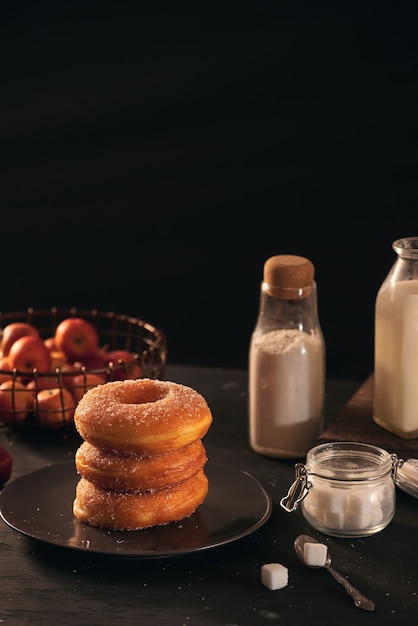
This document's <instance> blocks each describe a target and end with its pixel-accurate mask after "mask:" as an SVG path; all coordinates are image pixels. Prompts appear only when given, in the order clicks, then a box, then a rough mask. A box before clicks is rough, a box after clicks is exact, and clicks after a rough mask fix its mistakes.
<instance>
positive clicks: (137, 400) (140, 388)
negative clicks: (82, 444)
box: [74, 378, 212, 455]
mask: <svg viewBox="0 0 418 626" xmlns="http://www.w3.org/2000/svg"><path fill="white" fill-rule="evenodd" d="M74 423H75V426H76V428H77V430H78V432H79V433H80V435H81V436H82V437H83V439H85V440H86V441H88V442H89V443H92V444H93V445H95V446H97V447H99V448H104V449H108V450H117V451H118V452H128V453H134V454H148V455H153V454H163V453H164V452H169V451H173V450H176V449H179V448H183V447H184V446H187V445H188V444H190V443H193V442H194V441H197V440H198V439H201V438H202V437H203V436H204V435H205V434H206V432H207V431H208V429H209V427H210V425H211V423H212V413H211V411H210V409H209V407H208V405H207V403H206V400H205V399H204V398H203V396H201V395H200V394H199V393H198V392H197V391H195V390H194V389H191V388H190V387H186V386H185V385H180V384H178V383H174V382H171V381H161V380H154V379H149V378H139V379H135V380H124V381H114V382H109V383H105V384H103V385H99V386H97V387H94V388H93V389H90V390H89V391H87V392H86V393H85V395H84V396H83V398H82V399H81V400H80V402H79V403H78V405H77V407H76V410H75V413H74Z"/></svg>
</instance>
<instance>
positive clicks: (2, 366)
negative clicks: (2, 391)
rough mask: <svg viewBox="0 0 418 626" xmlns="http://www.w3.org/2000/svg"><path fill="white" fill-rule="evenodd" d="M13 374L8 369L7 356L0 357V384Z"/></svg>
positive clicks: (10, 378)
mask: <svg viewBox="0 0 418 626" xmlns="http://www.w3.org/2000/svg"><path fill="white" fill-rule="evenodd" d="M12 379H13V375H12V372H11V369H10V363H9V357H8V356H2V357H0V384H1V383H3V382H4V381H5V380H12Z"/></svg>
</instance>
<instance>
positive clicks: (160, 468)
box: [75, 440, 207, 491]
mask: <svg viewBox="0 0 418 626" xmlns="http://www.w3.org/2000/svg"><path fill="white" fill-rule="evenodd" d="M206 461H207V456H206V450H205V448H204V446H203V444H202V442H201V441H200V440H198V441H194V442H193V443H190V444H189V445H187V446H184V447H183V448H178V449H177V450H174V451H173V452H165V453H164V454H156V455H152V456H139V455H136V454H126V453H125V454H121V453H120V452H116V451H114V450H103V449H102V448H97V447H96V446H93V445H92V444H91V443H88V442H87V441H84V442H83V443H82V444H81V446H80V447H79V449H78V450H77V452H76V455H75V466H76V469H77V472H78V473H79V474H80V476H82V477H83V478H86V479H87V480H89V481H90V482H92V483H94V484H95V485H96V487H99V488H100V489H112V490H117V491H148V490H150V489H161V488H164V487H169V486H170V485H172V484H175V483H178V482H182V481H184V480H186V479H187V478H190V476H192V475H193V474H196V472H198V471H199V470H200V469H202V467H203V466H204V465H205V463H206Z"/></svg>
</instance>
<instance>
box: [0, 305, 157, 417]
mask: <svg viewBox="0 0 418 626" xmlns="http://www.w3.org/2000/svg"><path fill="white" fill-rule="evenodd" d="M71 317H81V318H83V319H85V320H86V321H88V322H90V323H91V324H92V325H93V327H94V328H95V329H96V331H97V333H98V336H99V342H100V347H101V349H103V350H106V351H115V350H123V351H127V352H129V353H130V355H131V356H132V358H131V359H130V360H123V361H122V360H119V361H118V362H116V363H114V362H109V363H108V364H106V366H103V367H98V368H97V369H87V368H85V367H81V368H80V369H79V370H78V371H77V372H75V371H72V372H71V371H63V370H61V368H60V367H57V368H56V369H55V371H51V372H42V373H40V372H37V371H36V370H34V371H33V372H32V373H25V383H24V389H22V384H21V383H22V376H21V374H22V373H21V372H19V371H18V370H13V371H12V370H4V369H0V377H2V378H6V377H7V378H9V379H11V380H12V381H13V383H10V390H9V405H10V406H9V407H8V408H7V407H6V408H5V407H4V406H3V407H2V408H1V415H0V422H2V423H4V424H7V425H11V426H13V427H18V428H34V427H35V428H42V427H49V428H51V427H54V428H68V427H74V420H73V418H74V408H75V406H76V404H77V400H76V399H74V398H75V397H79V396H80V392H82V393H84V392H85V391H86V390H87V389H88V388H89V387H90V385H91V377H90V375H92V374H93V375H95V376H99V377H100V379H101V380H103V382H111V381H114V380H124V379H126V378H154V379H162V378H164V373H165V366H166V362H167V340H166V336H165V333H164V332H163V331H162V330H161V329H159V328H157V327H155V326H153V325H152V324H150V323H148V322H146V321H144V320H142V319H139V318H136V317H130V316H129V315H123V314H118V313H114V312H104V311H98V310H94V309H93V310H86V309H78V308H71V309H59V308H56V307H52V308H51V309H42V310H36V309H33V308H29V309H27V310H26V311H18V312H14V313H0V336H1V334H2V331H3V329H4V328H5V327H6V326H7V325H8V324H11V323H14V322H26V323H29V324H32V325H33V326H35V327H36V328H37V330H38V331H39V333H40V335H41V337H42V339H47V338H48V337H53V336H54V333H55V329H56V327H57V326H58V324H59V323H60V322H61V321H63V320H64V319H66V318H71ZM76 375H78V376H77V384H75V383H74V380H75V376H76ZM46 387H47V388H55V389H58V390H59V394H58V393H57V397H58V399H59V401H58V403H57V406H56V407H55V408H51V409H50V410H49V411H48V412H49V413H50V415H49V416H47V419H45V413H44V412H42V416H43V418H42V419H41V412H40V409H39V405H38V401H37V397H38V392H39V391H41V390H42V389H44V388H46ZM29 388H30V392H29V391H28V389H29ZM67 391H70V393H71V395H72V396H73V406H72V407H71V406H68V405H67V399H68V393H67ZM75 392H77V396H75V395H74V394H75ZM28 393H32V397H33V403H31V408H30V410H28V411H27V415H26V416H24V417H22V415H23V412H22V411H21V410H20V407H21V406H22V402H21V401H20V400H21V398H23V394H28ZM82 393H81V395H82ZM19 394H21V395H19ZM25 398H26V396H25ZM32 405H33V406H32Z"/></svg>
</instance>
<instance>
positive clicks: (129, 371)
mask: <svg viewBox="0 0 418 626" xmlns="http://www.w3.org/2000/svg"><path fill="white" fill-rule="evenodd" d="M107 360H108V362H109V363H113V365H115V366H117V367H116V369H114V370H113V373H112V376H113V380H124V379H126V378H140V377H141V376H142V369H141V366H140V365H139V363H138V361H137V360H136V359H135V354H133V353H132V352H129V351H128V350H111V351H110V352H108V354H107Z"/></svg>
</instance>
